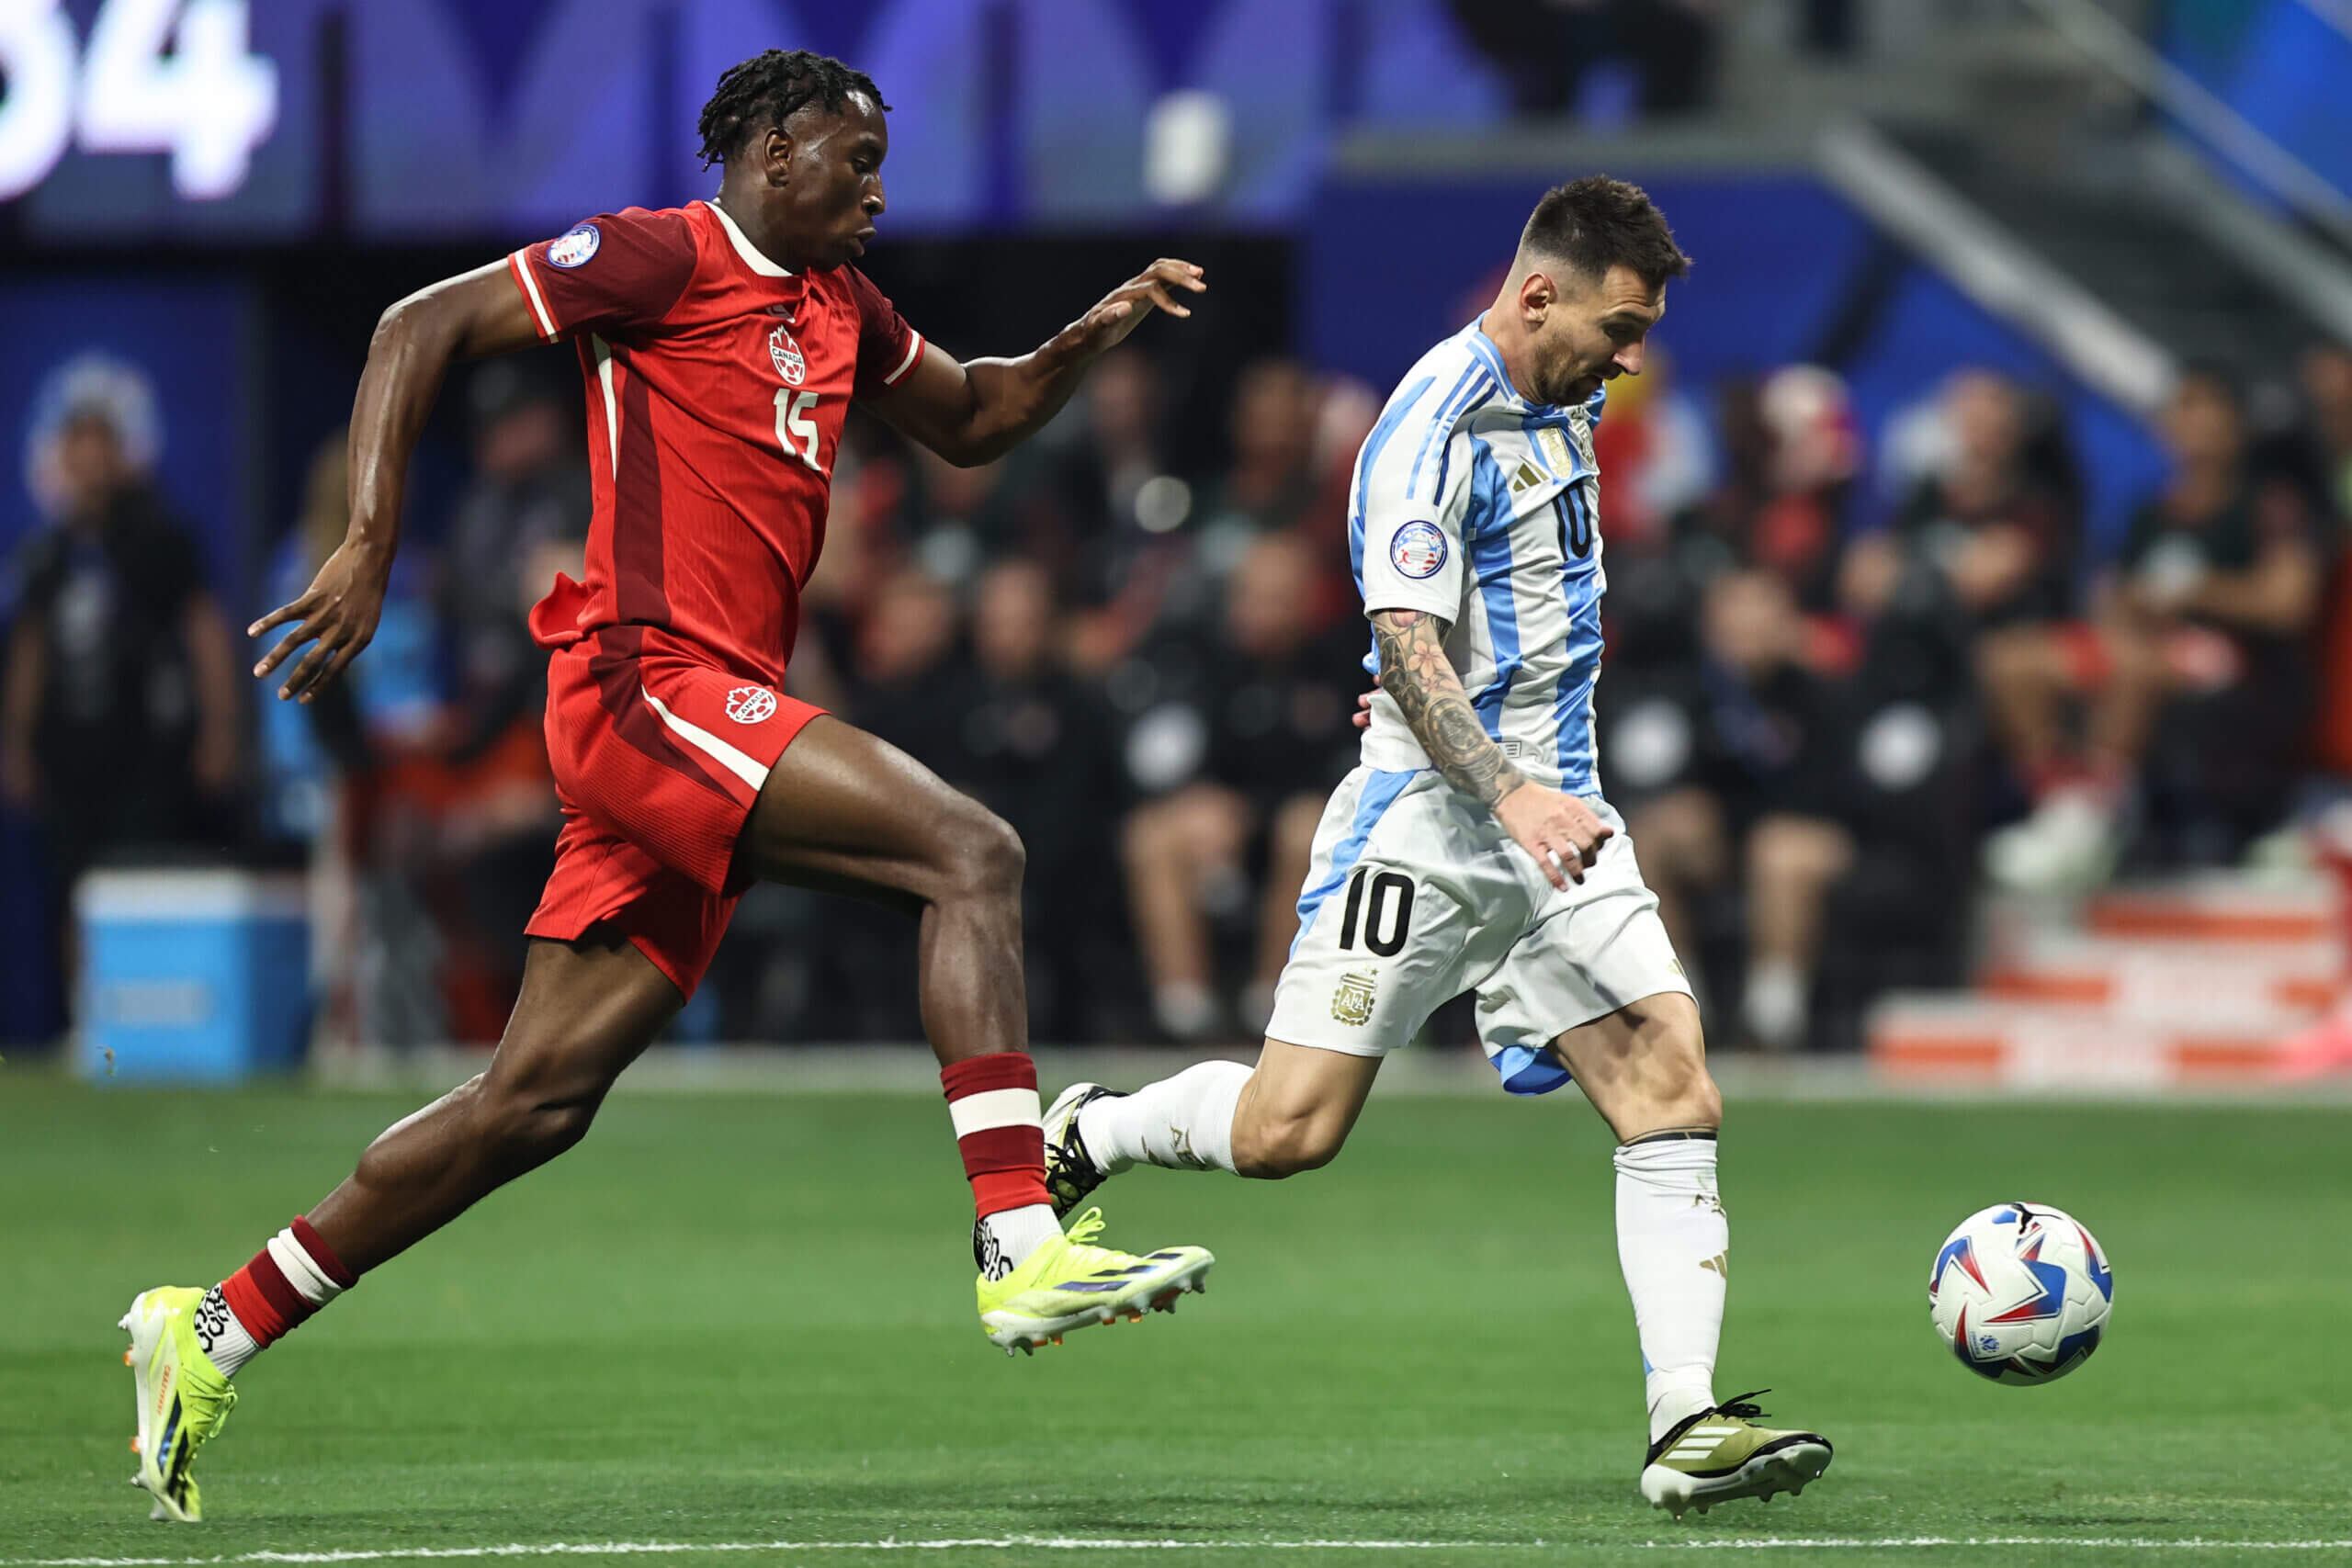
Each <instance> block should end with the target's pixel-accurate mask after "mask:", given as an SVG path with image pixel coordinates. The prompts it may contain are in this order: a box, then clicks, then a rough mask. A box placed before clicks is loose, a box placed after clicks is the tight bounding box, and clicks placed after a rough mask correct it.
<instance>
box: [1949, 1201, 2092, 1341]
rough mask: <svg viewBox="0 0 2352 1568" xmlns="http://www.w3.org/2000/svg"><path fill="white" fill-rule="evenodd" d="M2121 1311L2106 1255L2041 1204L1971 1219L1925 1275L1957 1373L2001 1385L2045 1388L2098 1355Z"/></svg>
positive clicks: (2001, 1208) (2078, 1225) (2070, 1220)
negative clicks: (2114, 1311)
mask: <svg viewBox="0 0 2352 1568" xmlns="http://www.w3.org/2000/svg"><path fill="white" fill-rule="evenodd" d="M2114 1301H2115V1275H2114V1273H2113V1271H2112V1270H2110V1269H2109V1268H2108V1266H2107V1253H2106V1252H2105V1251H2104V1250H2103V1249H2102V1248H2101V1247H2099V1244H2098V1242H2096V1241H2094V1240H2092V1239H2091V1233H2090V1232H2089V1230H2087V1229H2086V1228H2085V1226H2084V1225H2083V1224H2082V1222H2081V1221H2079V1220H2077V1219H2075V1217H2074V1216H2073V1215H2072V1214H2069V1213H2064V1211H2062V1210H2058V1209H2052V1208H2051V1207H2049V1206H2048V1205H2046V1204H2042V1203H1999V1204H1996V1205H1995V1206H1994V1207H1992V1208H1990V1209H1985V1210H1982V1211H1980V1212H1978V1213H1973V1214H1971V1215H1969V1216H1968V1218H1966V1219H1964V1220H1962V1221H1961V1222H1960V1228H1959V1229H1957V1230H1955V1231H1953V1232H1952V1233H1951V1236H1950V1237H1949V1238H1947V1239H1946V1241H1945V1242H1944V1245H1943V1248H1942V1250H1941V1251H1939V1252H1938V1253H1937V1254H1936V1266H1935V1268H1934V1269H1931V1270H1929V1271H1928V1315H1929V1316H1931V1317H1933V1318H1934V1319H1935V1322H1936V1332H1937V1333H1938V1334H1939V1335H1941V1336H1942V1337H1943V1342H1944V1343H1945V1344H1947V1345H1949V1346H1951V1352H1952V1354H1953V1355H1955V1356H1958V1357H1959V1358H1960V1364H1961V1365H1962V1366H1963V1367H1966V1368H1967V1369H1968V1370H1969V1371H1972V1372H1974V1373H1976V1374H1977V1375H1978V1376H1980V1377H1987V1378H1991V1379H1992V1380H1993V1381H1994V1382H2022V1383H2036V1382H2051V1381H2052V1379H2055V1378H2063V1377H2064V1376H2065V1375H2066V1374H2067V1373H2068V1372H2071V1371H2074V1370H2075V1368H2076V1367H2079V1366H2081V1365H2082V1364H2083V1363H2084V1362H2085V1361H2087V1360H2089V1359H2090V1356H2091V1352H2092V1351H2094V1350H2096V1349H2098V1341H2099V1336H2100V1335H2102V1334H2104V1333H2106V1332H2107V1314H2108V1309H2109V1307H2110V1306H2112V1305H2113V1304H2114Z"/></svg>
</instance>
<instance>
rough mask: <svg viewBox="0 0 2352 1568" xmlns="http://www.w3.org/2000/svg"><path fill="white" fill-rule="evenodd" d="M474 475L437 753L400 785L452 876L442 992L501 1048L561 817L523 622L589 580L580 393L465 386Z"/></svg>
mask: <svg viewBox="0 0 2352 1568" xmlns="http://www.w3.org/2000/svg"><path fill="white" fill-rule="evenodd" d="M467 390H468V398H467V402H468V412H469V414H470V415H471V421H472V436H473V474H472V476H471V477H470V478H469V479H468V481H467V483H466V485H465V488H464V490H463V491H460V493H459V494H458V501H457V505H456V507H455V509H454V511H453V512H452V513H451V515H450V520H449V529H448V533H447V536H445V538H444V539H443V542H442V548H441V552H440V559H439V563H438V569H437V571H436V574H435V575H436V584H435V594H434V604H435V615H436V616H437V619H438V621H439V623H440V631H441V635H442V637H443V638H444V640H445V642H446V644H447V649H448V651H449V657H450V680H449V689H448V695H447V701H446V703H445V705H444V712H443V717H442V722H441V726H440V733H439V734H438V735H437V736H436V737H435V745H434V747H433V753H434V754H433V755H432V756H431V757H430V758H429V759H428V758H419V759H416V760H415V763H414V765H413V766H411V767H408V768H405V769H403V770H402V772H401V774H400V775H399V776H398V777H397V778H396V780H395V788H396V789H397V790H398V791H399V793H400V794H401V795H402V796H404V797H405V803H406V804H409V805H413V807H415V808H416V809H417V811H418V812H419V815H420V826H423V825H424V824H425V823H429V829H428V831H429V834H430V837H429V840H426V841H425V842H424V843H420V844H418V845H416V846H414V847H415V848H418V849H423V850H426V852H428V853H429V855H430V857H431V863H432V865H433V866H434V868H435V871H436V872H437V873H438V874H439V876H440V877H441V878H443V879H445V882H446V887H447V893H446V895H445V896H443V897H439V898H438V899H436V904H437V907H438V908H439V911H440V915H441V920H442V923H443V924H444V925H445V926H449V927H455V928H458V931H457V932H456V933H455V934H456V937H457V940H454V941H452V942H451V943H450V946H449V954H450V963H449V964H448V966H447V969H446V970H445V975H444V980H443V984H444V988H445V989H446V990H447V991H448V993H449V994H450V997H451V1000H452V1004H453V1007H454V1008H455V1010H456V1028H457V1030H458V1033H459V1034H460V1036H461V1037H463V1038H466V1039H492V1040H494V1039H496V1038H497V1037H498V1033H499V1031H500V1030H501V1028H502V1027H503V1023H504V1020H505V1016H506V1012H507V1010H508V1009H509V1008H510V1007H511V1006H512V1004H513V1000H514V995H515V990H516V989H517V987H519V986H520V984H521V979H522V966H523V957H524V953H525V952H526V942H525V940H524V937H523V927H524V925H525V924H526V922H527V921H528V920H529V919H530V915H531V911H532V910H533V909H534V908H537V903H538V898H539V894H540V891H541V889H542V888H543V887H544V886H546V883H547V878H548V872H549V871H550V870H551V869H552V867H553V865H554V848H553V846H554V841H555V831H556V828H557V826H558V818H557V817H556V812H555V804H554V794H553V790H552V788H551V787H550V783H549V775H548V763H547V749H546V744H545V742H544V741H543V739H541V737H540V733H539V731H540V724H541V720H542V716H543V712H544V709H545V708H546V706H547V657H546V655H545V654H544V653H543V652H541V651H540V649H538V648H537V645H536V644H534V643H533V642H532V640H531V634H530V628H529V625H528V622H527V620H526V616H527V615H528V614H529V611H530V607H531V605H532V604H535V603H536V602H537V600H538V599H539V598H540V597H541V596H542V595H543V594H545V593H546V592H547V591H548V586H549V585H550V584H551V583H552V582H553V581H554V580H555V575H556V573H557V572H558V571H563V570H569V571H571V572H573V573H575V574H576V573H578V572H579V571H580V570H581V564H580V563H581V558H582V548H583V543H584V541H585V540H586V538H587V535H588V518H589V510H590V499H589V489H588V479H587V465H586V464H585V463H584V462H583V461H582V457H581V453H580V450H579V434H578V433H579V418H578V415H577V413H576V412H575V411H574V409H573V406H572V397H573V394H572V393H571V391H570V390H569V389H567V388H565V387H564V386H563V385H562V384H561V383H560V382H559V381H558V380H557V379H555V378H553V377H551V376H545V375H542V374H541V373H540V372H539V370H538V369H537V367H536V366H535V365H534V364H532V363H531V362H528V361H523V360H513V359H502V360H494V361H492V362H490V363H488V364H485V365H483V366H481V367H480V368H479V369H477V370H476V371H475V372H474V375H473V378H472V381H471V383H470V384H469V387H468V389H467Z"/></svg>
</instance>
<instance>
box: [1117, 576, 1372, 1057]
mask: <svg viewBox="0 0 2352 1568" xmlns="http://www.w3.org/2000/svg"><path fill="white" fill-rule="evenodd" d="M1316 574H1317V565H1316V561H1315V558H1314V556H1313V553H1312V551H1311V550H1310V548H1309V547H1308V546H1307V545H1306V543H1305V542H1304V541H1303V540H1302V539H1300V538H1299V537H1298V536H1295V535H1293V534H1279V533H1278V534H1268V535H1265V536H1261V538H1259V539H1258V540H1257V541H1255V542H1254V543H1253V544H1251V545H1250V547H1249V548H1248V551H1247V553H1246V554H1244V556H1243V557H1242V558H1241V561H1240V563H1239V565H1238V567H1237V568H1236V569H1235V570H1234V571H1233V573H1232V575H1231V576H1230V577H1229V578H1228V579H1227V583H1226V604H1225V616H1224V624H1223V626H1222V628H1221V634H1220V635H1218V636H1217V637H1216V640H1215V641H1214V642H1212V643H1210V644H1209V646H1207V647H1206V648H1201V647H1199V646H1198V645H1197V644H1194V645H1193V646H1191V647H1188V648H1183V649H1163V650H1162V652H1161V655H1160V660H1161V663H1162V665H1163V668H1164V670H1165V677H1164V678H1165V679H1166V682H1167V684H1168V686H1169V687H1170V693H1171V694H1170V700H1169V701H1167V702H1165V703H1163V704H1162V705H1159V707H1157V708H1155V709H1154V710H1153V711H1151V712H1148V713H1147V714H1145V715H1144V716H1143V717H1142V718H1141V719H1139V720H1138V721H1137V723H1136V727H1135V731H1134V734H1133V736H1132V737H1131V739H1130V742H1129V767H1130V771H1131V772H1133V773H1135V774H1136V776H1137V779H1138V782H1139V783H1141V784H1143V785H1144V786H1145V787H1146V788H1147V789H1149V790H1153V791H1155V792H1157V794H1158V798H1156V799H1153V800H1151V801H1149V802H1148V803H1147V804H1145V805H1143V806H1139V807H1136V809H1135V811H1134V812H1133V814H1131V815H1130V816H1129V817H1128V818H1127V822H1126V827H1125V834H1124V837H1125V860H1126V867H1127V896H1128V898H1129V900H1130V902H1131V905H1132V908H1133V913H1134V920H1135V926H1136V938H1137V940H1138V941H1139V942H1140V943H1141V944H1142V948H1143V959H1144V968H1145V972H1146V976H1147V977H1148V980H1149V982H1150V985H1151V996H1152V1010H1153V1015H1154V1017H1155V1019H1156V1020H1157V1021H1158V1022H1159V1026H1160V1028H1161V1029H1162V1030H1163V1031H1164V1032H1167V1033H1168V1034H1170V1035H1172V1036H1174V1037H1175V1038H1177V1039H1179V1040H1198V1039H1201V1038H1204V1037H1206V1036H1209V1035H1212V1034H1214V1033H1216V1032H1217V1031H1219V1030H1220V1029H1222V1028H1225V1027H1227V1024H1228V1022H1229V1020H1228V1019H1227V1015H1226V1011H1225V1009H1224V1007H1223V1005H1222V1003H1221V1001H1220V999H1219V996H1218V987H1217V986H1216V964H1215V956H1214V951H1213V947H1214V932H1213V931H1212V920H1213V919H1214V918H1215V917H1216V916H1218V915H1221V914H1238V913H1240V912H1241V911H1242V910H1243V909H1245V908H1248V907H1249V906H1250V904H1251V903H1252V892H1251V889H1252V886H1253V883H1252V878H1251V877H1250V867H1251V863H1252V862H1253V860H1254V861H1255V862H1256V863H1258V864H1259V865H1260V866H1261V867H1262V870H1261V874H1259V875H1258V876H1257V877H1256V879H1255V882H1254V886H1255V888H1256V897H1255V900H1254V902H1255V905H1256V910H1257V916H1256V935H1255V942H1254V946H1253V950H1252V953H1251V956H1250V970H1249V973H1250V983H1249V987H1248V989H1247V991H1246V993H1245V996H1244V999H1243V1004H1242V1012H1243V1014H1244V1016H1243V1017H1242V1019H1241V1020H1240V1024H1241V1028H1242V1031H1243V1032H1255V1031H1256V1030H1257V1029H1258V1028H1260V1027H1261V1025H1262V1024H1263V1022H1264V1020H1265V1015H1266V1013H1267V1011H1268V1010H1269V1008H1270V1006H1271V999H1272V987H1273V981H1274V978H1275V976H1278V975H1279V974H1280V973H1281V971H1282V964H1283V958H1284V957H1285V956H1286V955H1287V953H1288V952H1289V949H1290V943H1291V939H1292V937H1293V936H1294V935H1295V933H1296V931H1297V927H1298V917H1297V912H1296V908H1295V901H1296V899H1297V897H1298V889H1299V887H1300V886H1302V885H1303V884H1304V882H1305V881H1306V868H1307V863H1308V860H1309V856H1310V851H1311V849H1312V847H1313V843H1314V838H1315V825H1316V823H1317V820H1318V819H1319V818H1320V817H1321V815H1322V808H1323V802H1324V797H1325V796H1326V795H1328V794H1329V791H1330V788H1331V785H1332V784H1333V783H1334V782H1335V781H1337V780H1338V779H1340V777H1342V776H1344V774H1345V773H1346V772H1347V769H1348V768H1349V766H1351V752H1352V751H1353V750H1354V739H1355V737H1354V731H1353V730H1352V728H1351V727H1350V724H1349V717H1350V715H1351V713H1352V712H1353V705H1354V700H1355V692H1356V689H1357V686H1358V684H1359V683H1360V675H1359V669H1360V667H1359V666H1358V665H1357V664H1356V663H1355V662H1354V660H1355V659H1356V658H1358V657H1360V655H1361V649H1362V641H1361V639H1362V636H1363V634H1362V631H1361V627H1360V626H1359V625H1357V624H1354V623H1350V624H1349V625H1348V626H1345V627H1344V628H1342V629H1340V630H1337V631H1334V632H1331V633H1318V630H1317V626H1316V623H1315V620H1314V618H1313V617H1312V616H1310V615H1306V614H1302V611H1301V606H1302V604H1306V603H1308V602H1309V601H1310V600H1311V599H1312V597H1313V590H1314V587H1315V582H1316ZM1186 640H1187V641H1189V640H1190V639H1186ZM1253 850H1254V851H1255V852H1256V853H1255V854H1253Z"/></svg>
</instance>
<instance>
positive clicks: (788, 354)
mask: <svg viewBox="0 0 2352 1568" xmlns="http://www.w3.org/2000/svg"><path fill="white" fill-rule="evenodd" d="M768 357H769V358H770V359H773V360H775V373H776V374H777V375H779V376H781V377H783V378H784V384H785V385H786V386H787V387H797V386H798V385H800V383H801V382H803V381H805V380H807V379H808V378H809V360H808V356H807V355H803V354H802V353H801V352H800V345H799V344H797V343H796V342H794V341H793V337H792V329H790V328H789V327H786V326H783V325H778V326H777V327H776V329H775V331H774V332H772V333H768Z"/></svg>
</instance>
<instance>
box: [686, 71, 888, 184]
mask: <svg viewBox="0 0 2352 1568" xmlns="http://www.w3.org/2000/svg"><path fill="white" fill-rule="evenodd" d="M852 93H863V94H865V96H867V97H869V98H872V99H873V100H874V105H875V107H876V108H881V109H888V107H890V106H889V105H888V104H886V103H884V102H883V101H882V93H881V90H880V89H879V88H877V87H876V86H875V85H874V78H872V77H871V76H868V75H867V74H866V73H865V72H863V71H853V70H851V69H850V68H849V67H848V66H846V65H843V64H842V62H840V61H838V60H835V59H833V58H832V57H831V55H826V54H812V53H810V52H809V51H808V50H805V49H796V50H792V51H785V50H781V49H771V50H769V51H767V52H766V53H764V54H755V55H753V56H752V58H751V59H749V60H746V61H742V62H739V63H737V64H734V65H730V66H729V67H728V68H727V69H726V70H725V71H722V72H721V73H719V76H718V86H717V87H716V88H714V89H713V90H712V92H711V95H710V102H708V103H707V104H705V105H703V107H702V118H700V119H699V120H697V121H696V122H695V130H696V131H697V132H699V133H700V134H701V136H702V166H703V167H704V168H706V169H707V168H709V167H710V166H711V165H712V164H723V163H725V162H726V161H727V160H728V159H729V158H731V157H733V156H734V155H735V153H736V152H737V151H738V150H740V149H741V147H742V145H743V142H744V141H745V140H746V139H747V138H748V137H750V136H751V135H752V132H754V131H757V130H764V129H766V128H767V127H769V126H771V125H782V124H783V123H784V122H785V121H786V120H787V119H790V118H792V117H793V116H794V115H795V114H797V113H798V112H799V111H800V110H801V109H803V108H806V107H808V106H809V105H810V104H822V105H823V106H824V107H827V108H829V109H833V110H839V109H841V108H842V107H843V106H845V105H846V104H847V103H848V102H849V96H850V95H851V94H852Z"/></svg>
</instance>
